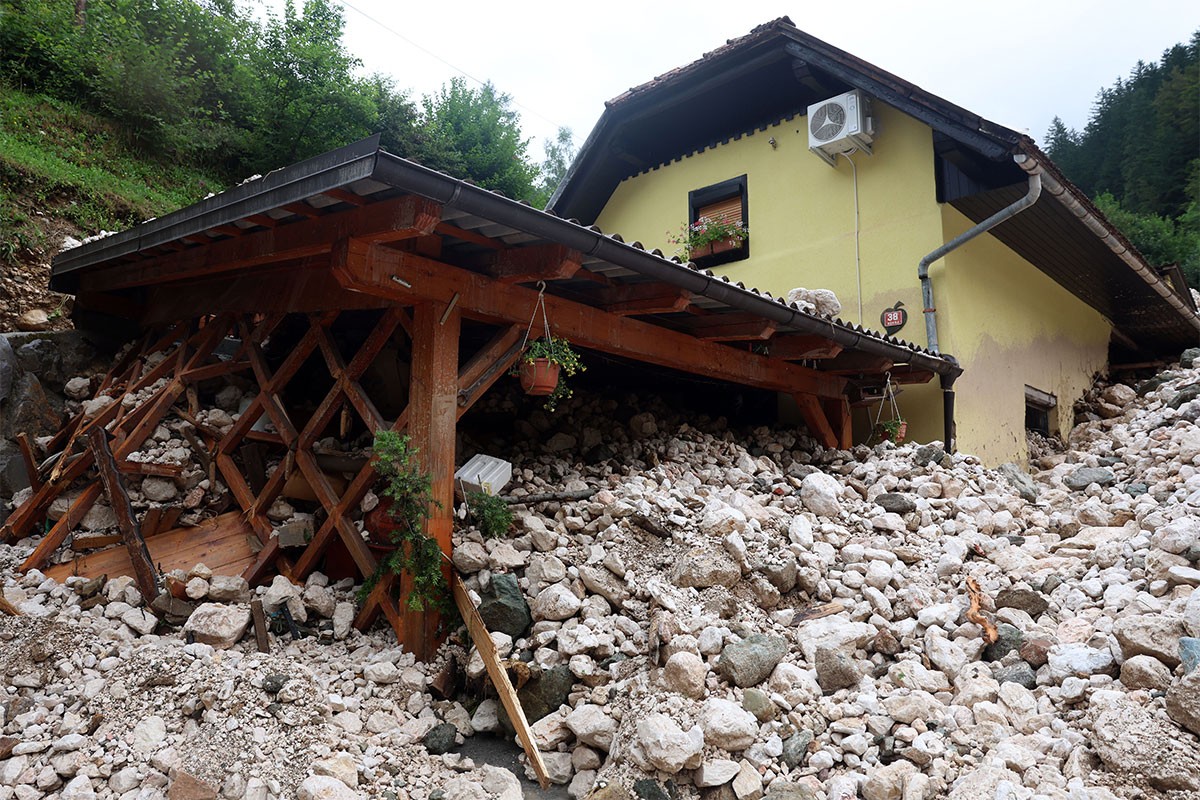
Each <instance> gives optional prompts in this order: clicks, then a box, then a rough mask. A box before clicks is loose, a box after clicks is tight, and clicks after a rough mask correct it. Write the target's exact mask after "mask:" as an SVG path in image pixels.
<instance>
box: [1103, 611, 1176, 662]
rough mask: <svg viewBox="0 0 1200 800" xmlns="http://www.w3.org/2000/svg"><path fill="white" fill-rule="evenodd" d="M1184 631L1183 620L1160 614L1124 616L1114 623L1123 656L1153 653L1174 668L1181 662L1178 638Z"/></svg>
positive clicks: (1150, 654) (1114, 630)
mask: <svg viewBox="0 0 1200 800" xmlns="http://www.w3.org/2000/svg"><path fill="white" fill-rule="evenodd" d="M1184 633H1185V631H1184V629H1183V621H1182V620H1180V619H1179V618H1178V617H1164V616H1162V615H1159V614H1141V615H1137V616H1132V617H1122V618H1121V619H1119V620H1117V622H1116V624H1114V625H1113V635H1114V636H1116V638H1117V643H1118V644H1120V645H1121V655H1122V656H1123V657H1125V658H1131V657H1133V656H1140V655H1147V656H1154V657H1155V658H1157V659H1158V660H1159V661H1161V662H1163V663H1164V664H1166V665H1167V666H1168V667H1172V668H1174V667H1175V666H1177V665H1178V664H1179V638H1180V637H1181V636H1183V635H1184Z"/></svg>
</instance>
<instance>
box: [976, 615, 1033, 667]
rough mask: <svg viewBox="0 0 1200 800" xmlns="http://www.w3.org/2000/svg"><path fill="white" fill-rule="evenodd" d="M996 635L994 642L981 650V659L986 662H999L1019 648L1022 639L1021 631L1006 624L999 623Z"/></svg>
mask: <svg viewBox="0 0 1200 800" xmlns="http://www.w3.org/2000/svg"><path fill="white" fill-rule="evenodd" d="M996 633H997V637H996V641H994V642H992V643H991V644H989V645H988V646H987V647H985V648H984V650H983V658H984V660H986V661H999V660H1000V659H1002V658H1004V657H1005V656H1006V655H1008V654H1009V653H1011V652H1013V651H1014V650H1017V649H1018V648H1020V646H1021V641H1022V639H1023V637H1022V635H1021V631H1020V630H1018V629H1017V628H1015V627H1013V626H1012V625H1009V624H1008V623H1007V622H1001V623H1000V624H999V625H997V626H996Z"/></svg>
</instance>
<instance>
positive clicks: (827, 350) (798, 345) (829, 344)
mask: <svg viewBox="0 0 1200 800" xmlns="http://www.w3.org/2000/svg"><path fill="white" fill-rule="evenodd" d="M841 352H842V346H841V345H840V344H838V343H837V342H835V341H833V340H832V339H826V338H825V337H824V336H819V335H817V334H813V333H796V334H786V335H783V336H776V337H775V338H773V339H772V340H771V344H770V349H769V351H768V355H770V356H771V358H782V359H783V360H784V361H802V360H805V359H814V360H819V359H827V358H834V357H836V356H837V355H838V354H840V353H841Z"/></svg>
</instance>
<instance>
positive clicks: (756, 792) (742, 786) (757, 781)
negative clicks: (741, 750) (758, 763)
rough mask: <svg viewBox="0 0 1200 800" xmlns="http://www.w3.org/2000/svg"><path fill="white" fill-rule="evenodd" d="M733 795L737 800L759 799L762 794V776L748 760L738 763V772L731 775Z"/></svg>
mask: <svg viewBox="0 0 1200 800" xmlns="http://www.w3.org/2000/svg"><path fill="white" fill-rule="evenodd" d="M733 795H734V797H736V798H737V800H759V798H760V797H762V796H763V783H762V776H761V775H759V774H758V770H756V769H755V768H754V767H752V766H751V765H750V762H748V761H745V760H743V761H742V762H741V763H740V764H739V765H738V774H737V775H735V776H734V777H733Z"/></svg>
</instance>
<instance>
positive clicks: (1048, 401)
mask: <svg viewBox="0 0 1200 800" xmlns="http://www.w3.org/2000/svg"><path fill="white" fill-rule="evenodd" d="M1057 407H1058V398H1057V397H1055V396H1054V395H1052V394H1050V393H1049V392H1044V391H1042V390H1041V389H1035V388H1034V387H1032V386H1026V387H1025V430H1028V431H1034V432H1035V433H1040V434H1041V435H1042V436H1046V437H1049V436H1050V434H1051V432H1052V428H1053V427H1054V426H1053V425H1052V423H1053V421H1054V420H1053V416H1054V415H1053V411H1054V409H1055V408H1057Z"/></svg>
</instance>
